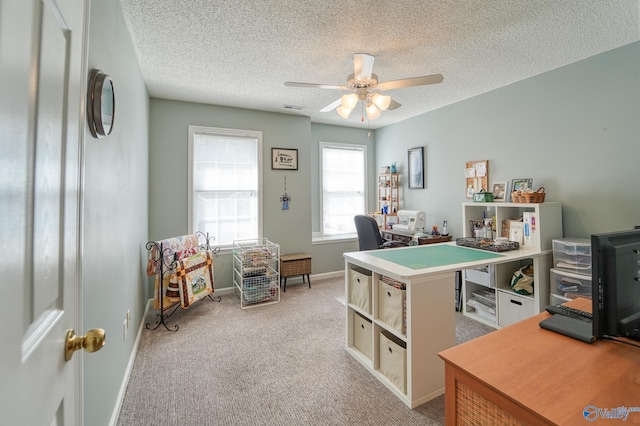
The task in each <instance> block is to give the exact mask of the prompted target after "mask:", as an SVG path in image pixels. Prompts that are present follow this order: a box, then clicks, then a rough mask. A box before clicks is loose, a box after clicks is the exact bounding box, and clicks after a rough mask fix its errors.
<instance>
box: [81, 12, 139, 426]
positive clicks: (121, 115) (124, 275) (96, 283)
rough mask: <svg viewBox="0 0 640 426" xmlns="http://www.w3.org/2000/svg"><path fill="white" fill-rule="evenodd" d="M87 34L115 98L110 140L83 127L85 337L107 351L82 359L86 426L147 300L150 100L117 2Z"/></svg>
mask: <svg viewBox="0 0 640 426" xmlns="http://www.w3.org/2000/svg"><path fill="white" fill-rule="evenodd" d="M89 31H90V33H89V49H88V65H89V69H93V68H98V69H101V70H102V71H104V72H105V73H107V74H109V75H110V76H111V77H112V79H113V82H114V93H115V96H116V107H115V117H114V127H113V131H112V133H111V135H110V136H108V137H105V138H102V139H95V138H93V137H92V136H91V133H90V132H89V129H88V127H87V126H86V125H85V146H84V212H83V218H82V220H83V222H84V223H83V241H82V244H83V256H82V283H83V312H84V314H83V325H84V330H83V332H86V331H87V330H89V329H91V328H103V329H105V331H106V336H107V344H106V345H105V347H104V348H102V350H100V351H98V352H96V353H93V354H86V353H83V354H82V356H83V372H84V373H83V374H84V382H83V387H84V404H83V406H84V424H86V425H106V424H109V422H110V419H111V417H112V414H113V410H114V407H115V406H116V403H117V401H118V396H119V392H120V390H121V385H122V383H123V380H125V379H126V377H125V374H126V373H127V366H128V362H129V359H130V357H131V354H132V352H133V348H134V343H135V337H136V334H137V333H138V326H139V325H140V323H141V321H142V316H143V314H144V309H145V307H146V302H147V299H148V295H147V294H146V290H147V281H146V277H145V275H144V272H145V271H144V267H145V265H146V250H145V247H144V244H145V243H146V241H147V237H148V235H147V233H148V232H147V231H148V196H147V188H148V157H147V155H148V140H149V137H148V123H149V121H148V116H149V96H148V94H147V90H146V86H145V84H144V81H143V79H142V74H141V72H140V67H139V65H138V59H137V57H136V54H135V52H134V50H133V46H132V43H131V39H130V36H129V32H128V30H127V27H126V25H125V21H124V17H123V15H122V12H121V9H120V3H119V2H118V1H117V0H108V1H105V0H100V1H92V2H91V15H90V25H89ZM82 84H86V82H83V83H82ZM127 310H130V312H131V317H132V318H131V321H130V323H129V324H130V325H129V329H128V333H127V338H126V340H125V339H124V332H123V322H124V320H125V317H126V313H127Z"/></svg>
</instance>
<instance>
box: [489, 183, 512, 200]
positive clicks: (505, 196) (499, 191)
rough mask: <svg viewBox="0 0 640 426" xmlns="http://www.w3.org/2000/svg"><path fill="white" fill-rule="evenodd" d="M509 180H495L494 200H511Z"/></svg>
mask: <svg viewBox="0 0 640 426" xmlns="http://www.w3.org/2000/svg"><path fill="white" fill-rule="evenodd" d="M507 191H508V187H507V182H495V183H494V184H493V190H492V191H491V192H492V193H493V201H509V193H508V192H507Z"/></svg>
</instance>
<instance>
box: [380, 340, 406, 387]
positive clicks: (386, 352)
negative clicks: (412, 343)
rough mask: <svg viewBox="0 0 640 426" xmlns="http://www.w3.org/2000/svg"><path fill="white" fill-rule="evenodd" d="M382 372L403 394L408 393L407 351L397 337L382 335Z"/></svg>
mask: <svg viewBox="0 0 640 426" xmlns="http://www.w3.org/2000/svg"><path fill="white" fill-rule="evenodd" d="M380 372H381V373H382V374H383V375H384V376H385V377H386V378H387V379H389V381H390V382H391V383H392V384H393V385H394V386H395V387H397V388H398V389H399V390H400V391H402V393H404V394H406V393H407V349H406V347H405V345H404V342H402V341H400V340H398V339H397V338H396V337H394V336H391V335H387V334H386V333H385V332H382V333H380Z"/></svg>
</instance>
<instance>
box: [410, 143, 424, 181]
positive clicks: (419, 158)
mask: <svg viewBox="0 0 640 426" xmlns="http://www.w3.org/2000/svg"><path fill="white" fill-rule="evenodd" d="M408 164H409V167H408V173H409V189H421V188H424V148H423V147H418V148H411V149H410V150H409V162H408Z"/></svg>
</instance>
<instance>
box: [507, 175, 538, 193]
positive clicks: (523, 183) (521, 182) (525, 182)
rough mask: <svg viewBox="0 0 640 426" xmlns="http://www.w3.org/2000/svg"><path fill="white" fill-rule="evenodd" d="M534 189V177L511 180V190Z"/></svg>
mask: <svg viewBox="0 0 640 426" xmlns="http://www.w3.org/2000/svg"><path fill="white" fill-rule="evenodd" d="M527 189H533V178H520V179H514V180H513V181H511V192H515V191H526V190H527Z"/></svg>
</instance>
